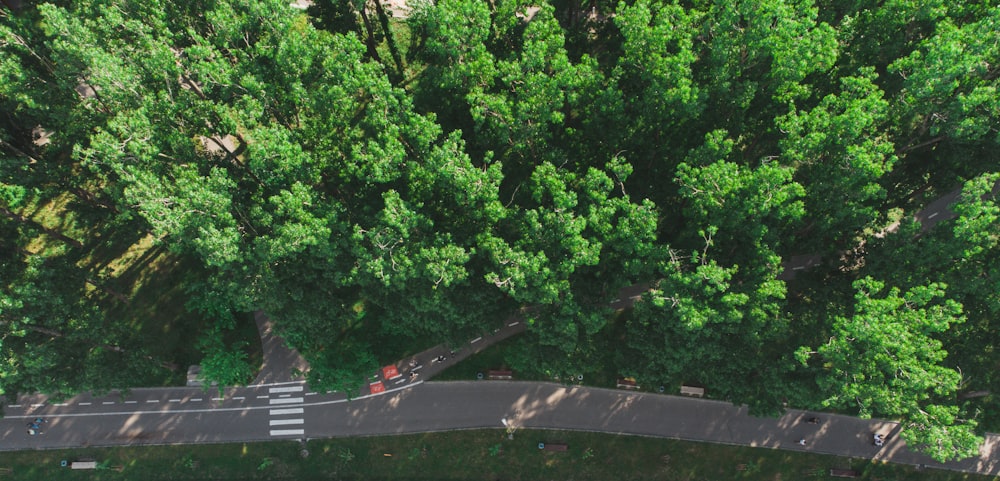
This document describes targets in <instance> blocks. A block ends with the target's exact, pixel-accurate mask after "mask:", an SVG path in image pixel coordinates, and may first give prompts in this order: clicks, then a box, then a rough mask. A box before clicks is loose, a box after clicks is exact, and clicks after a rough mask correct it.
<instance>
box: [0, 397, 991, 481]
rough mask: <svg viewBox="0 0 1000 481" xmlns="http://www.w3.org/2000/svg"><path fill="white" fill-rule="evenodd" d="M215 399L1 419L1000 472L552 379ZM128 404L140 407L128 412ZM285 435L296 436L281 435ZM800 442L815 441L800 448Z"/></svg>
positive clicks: (19, 432) (8, 433) (53, 435)
mask: <svg viewBox="0 0 1000 481" xmlns="http://www.w3.org/2000/svg"><path fill="white" fill-rule="evenodd" d="M207 396H208V395H207V394H206V393H204V392H203V391H202V390H200V389H198V388H185V389H172V390H164V389H146V390H136V391H133V392H132V393H130V394H129V395H127V396H124V397H122V396H118V395H115V396H110V397H101V398H90V397H86V396H81V397H78V398H74V399H72V400H69V401H67V402H66V406H55V405H49V404H45V405H41V406H39V405H35V406H31V405H22V406H21V407H19V408H9V409H11V410H13V411H14V412H10V413H8V415H7V416H6V417H5V418H4V419H3V420H0V436H2V438H3V443H2V446H3V449H41V448H68V447H77V446H116V445H142V444H191V443H218V442H243V441H254V440H273V439H310V438H329V437H344V436H357V435H379V434H402V433H418V432H428V431H446V430H454V429H470V428H496V429H502V428H503V424H502V423H503V421H502V419H506V420H507V423H508V424H509V425H510V426H511V427H513V428H514V429H515V435H520V436H533V435H534V434H533V433H532V432H531V431H520V433H518V432H517V431H518V430H522V429H531V428H546V429H567V430H583V431H599V432H607V433H621V434H634V435H643V436H655V437H665V438H675V439H684V440H694V441H707V442H713V443H723V444H735V445H745V446H757V447H767V448H775V449H786V450H792V451H800V450H801V451H812V452H820V453H829V454H837V455H841V456H852V457H860V458H872V459H877V460H883V461H889V462H894V463H903V464H911V465H924V466H927V467H937V468H946V469H954V470H962V471H971V472H978V473H983V474H992V475H998V474H1000V438H998V437H997V436H993V435H991V436H989V437H988V439H987V443H986V445H985V446H984V448H983V455H982V456H981V457H980V458H978V459H970V460H966V461H963V462H958V463H946V464H939V463H935V462H933V461H931V460H930V459H929V458H927V457H926V456H923V455H920V454H917V453H913V452H911V451H910V450H909V449H907V447H906V446H905V444H904V443H903V442H902V441H901V440H900V439H899V438H898V436H896V434H898V426H897V425H896V424H895V423H892V422H887V421H880V420H864V419H858V418H853V417H849V416H837V415H828V414H814V413H808V412H803V411H795V410H792V411H789V412H788V413H786V414H785V415H784V416H783V417H781V418H776V419H772V418H756V417H752V416H749V415H748V414H747V412H746V409H745V408H741V407H736V406H733V405H731V404H729V403H725V402H719V401H711V400H704V399H696V398H688V397H680V396H668V395H662V394H653V393H639V392H630V391H622V390H609V389H599V388H589V387H582V386H564V385H558V384H552V383H537V382H516V381H467V382H431V383H421V382H419V381H417V382H414V383H412V384H411V385H408V386H407V387H404V388H400V389H399V390H398V391H394V392H386V393H383V394H380V395H374V396H365V397H362V398H360V399H354V400H351V401H347V400H346V399H345V398H343V396H338V395H337V394H326V393H313V392H311V391H309V390H308V388H307V387H306V386H305V385H304V384H302V383H298V382H296V383H289V384H279V385H263V386H255V387H250V388H239V389H231V390H228V391H227V392H225V393H223V395H222V396H217V397H215V398H210V397H207ZM38 400H40V399H38ZM130 401H134V403H131V404H126V403H129V402H130ZM88 403H89V404H88ZM276 413H277V414H276ZM37 415H41V416H43V417H45V418H46V419H47V421H48V422H47V423H46V424H45V425H44V426H43V427H44V433H43V434H40V435H36V436H29V435H28V434H27V432H26V424H27V423H28V422H29V421H30V420H31V419H33V418H34V417H35V416H37ZM813 416H818V417H819V418H820V422H819V424H810V423H808V422H806V419H808V418H810V417H813ZM276 432H277V433H278V434H275V433H276ZM287 432H293V434H291V435H288V434H282V433H287ZM873 433H883V434H886V435H888V436H889V440H888V442H887V443H886V445H885V446H884V447H882V448H876V447H875V446H873V445H872V442H871V439H872V435H873ZM799 439H805V440H806V445H805V446H801V445H799V444H798V440H799ZM539 441H545V440H543V439H540V440H539ZM549 441H551V440H549Z"/></svg>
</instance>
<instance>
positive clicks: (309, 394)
mask: <svg viewBox="0 0 1000 481" xmlns="http://www.w3.org/2000/svg"><path fill="white" fill-rule="evenodd" d="M317 394H319V393H318V392H307V393H306V396H315V395H317Z"/></svg>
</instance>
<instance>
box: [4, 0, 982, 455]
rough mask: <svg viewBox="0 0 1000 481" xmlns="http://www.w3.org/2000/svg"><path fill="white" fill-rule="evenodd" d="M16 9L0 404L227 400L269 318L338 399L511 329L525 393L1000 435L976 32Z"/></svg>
mask: <svg viewBox="0 0 1000 481" xmlns="http://www.w3.org/2000/svg"><path fill="white" fill-rule="evenodd" d="M4 3H6V4H9V5H13V4H14V3H23V5H20V7H19V8H16V9H14V8H10V7H3V8H0V279H2V280H3V282H2V284H0V389H2V391H3V392H5V393H7V394H8V395H13V394H15V393H18V392H22V393H23V392H34V391H40V392H46V393H52V394H56V395H70V394H73V393H75V392H79V391H81V390H108V389H114V388H127V387H131V386H136V385H142V384H143V383H148V382H150V380H151V379H161V380H163V379H168V378H170V374H169V373H170V372H175V371H177V370H181V371H183V369H184V368H185V367H186V366H184V365H179V364H182V363H184V362H187V360H188V359H187V358H183V359H181V358H179V357H176V356H173V355H171V354H170V353H171V352H172V351H171V350H170V348H171V346H172V345H171V342H172V341H171V340H174V341H176V340H177V339H182V343H184V344H186V346H181V347H182V348H184V349H188V350H194V351H196V352H197V353H198V356H197V358H196V359H194V360H195V361H198V362H200V363H201V364H202V366H203V368H204V370H205V374H206V375H208V376H209V377H210V378H213V379H216V380H218V381H220V382H222V383H223V384H229V383H240V382H246V381H247V380H248V379H249V376H250V373H251V370H252V369H251V366H250V364H251V362H250V360H249V359H248V358H247V354H246V351H245V349H244V347H245V346H244V345H243V343H242V342H240V341H238V340H234V339H235V338H234V336H233V335H232V333H233V332H234V331H235V330H238V329H239V326H240V325H242V324H245V323H246V313H249V312H253V311H257V310H263V311H264V312H267V313H268V315H269V316H271V318H272V319H273V320H274V323H275V325H276V328H277V329H278V331H279V332H280V333H281V334H282V335H283V336H284V337H285V338H286V339H287V340H288V341H289V342H290V343H291V344H292V345H293V346H294V347H296V348H298V349H299V350H300V351H301V352H302V353H303V355H304V356H305V357H306V358H307V359H308V360H309V362H310V364H311V370H310V371H309V372H308V380H309V382H310V383H311V384H312V386H313V387H314V388H315V389H348V390H350V389H356V388H357V386H358V385H359V383H361V382H363V380H364V378H365V376H366V375H367V374H370V373H371V372H372V371H373V370H374V369H375V368H376V367H377V366H378V365H379V363H382V362H391V361H393V360H394V359H398V358H399V357H398V356H400V355H401V354H402V353H403V352H404V351H405V350H406V349H407V346H408V345H431V344H435V343H441V342H444V343H457V342H459V341H461V340H465V339H469V336H473V337H474V336H476V335H479V334H481V333H483V332H488V331H491V330H492V329H494V328H495V327H497V326H498V325H499V323H500V322H502V321H503V319H505V318H506V317H507V316H509V315H511V314H512V313H514V312H516V311H517V310H519V309H522V310H523V311H522V312H525V313H526V316H528V318H529V319H528V320H529V323H530V327H529V328H528V331H527V332H526V333H525V334H523V335H521V336H519V337H518V338H517V339H515V340H512V341H511V342H512V343H513V345H512V346H511V350H510V359H509V362H510V363H511V365H512V367H514V368H515V369H518V370H521V371H526V372H534V373H537V374H538V375H540V376H541V375H546V376H551V377H555V376H566V375H569V374H575V373H578V372H592V371H595V370H598V369H610V370H612V371H613V372H614V373H615V374H619V375H626V376H633V377H635V378H637V380H638V381H639V382H640V383H641V384H642V385H644V386H660V385H662V386H667V387H668V389H676V386H679V385H680V384H682V383H694V384H698V385H703V386H705V387H706V388H707V389H708V392H709V393H710V394H711V395H712V397H715V398H718V399H724V400H728V401H731V402H733V403H739V404H747V405H749V406H750V407H751V409H752V411H753V412H754V413H758V414H774V413H778V412H780V411H781V410H782V409H783V407H784V406H792V407H798V408H807V409H827V410H834V411H838V412H844V413H850V414H855V415H860V416H874V417H883V418H890V419H896V420H899V421H900V422H901V423H902V427H903V431H902V435H903V436H904V437H905V439H906V440H907V441H908V442H909V443H910V444H911V445H916V446H919V447H920V448H921V449H923V450H924V451H925V452H927V453H929V454H931V455H932V456H934V457H935V458H937V459H942V460H943V459H950V458H961V457H966V456H970V455H974V454H976V453H977V450H978V445H979V443H980V442H981V438H980V437H979V434H981V433H982V432H983V431H985V430H993V431H995V430H997V429H1000V401H998V397H997V393H998V391H1000V369H998V368H1000V355H998V354H997V349H998V348H1000V345H998V343H1000V336H998V334H997V333H998V327H1000V326H998V325H997V323H1000V206H998V204H997V199H996V196H995V194H996V189H995V186H996V185H997V182H998V180H1000V164H998V161H997V159H998V152H1000V149H998V142H1000V95H998V91H997V89H998V87H1000V81H998V78H1000V7H998V6H997V5H996V2H994V1H968V2H954V1H946V0H927V1H921V2H913V1H909V0H888V1H884V2H848V1H828V0H816V1H815V2H813V1H810V0H804V1H792V0H756V1H733V0H715V1H713V0H697V1H689V2H669V1H655V0H629V1H623V2H621V3H614V2H609V1H606V0H592V1H590V2H584V3H580V2H571V1H566V0H551V1H550V2H548V3H547V2H545V1H544V0H531V1H528V0H490V1H485V0H439V1H438V2H436V3H431V2H429V1H426V0H423V1H420V0H416V1H413V2H412V3H410V4H409V5H408V6H406V8H400V6H399V5H396V6H395V7H393V6H391V5H388V4H387V5H381V4H379V3H376V2H375V1H374V0H368V1H361V2H357V1H354V2H349V1H346V0H316V1H315V4H313V5H311V6H310V7H309V8H308V9H307V10H300V9H295V8H292V7H291V6H290V5H288V2H287V0H192V1H182V2H168V1H163V0H84V1H72V2H71V1H53V2H49V3H41V2H34V1H29V0H23V1H22V2H4ZM869 3H871V4H873V5H877V6H868V4H869ZM393 8H395V10H393ZM958 189H961V193H960V194H959V195H958V196H957V197H955V198H954V202H953V204H952V206H951V208H950V210H951V211H952V212H954V215H955V216H954V218H950V217H951V214H949V213H948V211H941V212H939V213H938V214H934V216H937V215H940V217H941V219H936V220H935V219H931V218H924V219H920V220H921V221H923V222H922V223H921V222H920V221H918V220H915V219H914V217H913V215H914V214H915V213H916V212H918V211H920V210H921V209H922V208H923V207H925V206H926V205H928V204H929V203H931V202H932V201H934V200H935V199H938V198H941V197H943V196H945V195H947V194H949V193H952V192H955V191H956V190H958ZM946 217H947V218H946ZM938 220H940V222H938ZM797 255H810V256H815V257H812V258H814V259H815V258H819V259H821V260H820V261H819V262H818V263H817V264H818V265H815V266H813V267H811V268H809V269H797V270H794V271H792V270H791V269H789V268H788V264H787V263H786V262H787V261H788V260H789V259H790V258H792V256H797ZM783 263H786V264H783ZM634 284H644V285H648V286H650V289H649V292H647V293H646V294H644V296H643V298H642V299H641V300H640V301H639V302H637V303H636V304H635V307H634V308H632V309H629V310H627V311H626V312H619V313H616V312H614V311H612V310H611V309H610V308H609V307H607V306H608V304H609V302H611V301H612V300H613V299H614V298H615V297H616V296H617V291H618V289H620V288H622V287H625V286H629V285H634ZM178 332H180V334H178ZM178 336H179V337H178ZM393 356H396V357H393ZM599 366H601V367H599ZM164 373H168V374H164ZM563 378H565V377H563Z"/></svg>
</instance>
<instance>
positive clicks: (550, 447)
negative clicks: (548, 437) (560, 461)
mask: <svg viewBox="0 0 1000 481" xmlns="http://www.w3.org/2000/svg"><path fill="white" fill-rule="evenodd" d="M542 449H544V450H546V451H567V450H569V445H568V444H562V443H545V447H544V448H542Z"/></svg>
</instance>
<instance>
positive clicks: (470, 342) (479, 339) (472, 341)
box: [469, 336, 483, 344]
mask: <svg viewBox="0 0 1000 481" xmlns="http://www.w3.org/2000/svg"><path fill="white" fill-rule="evenodd" d="M482 340H483V338H482V336H480V337H477V338H475V339H473V340H471V341H469V344H475V343H477V342H479V341H482Z"/></svg>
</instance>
